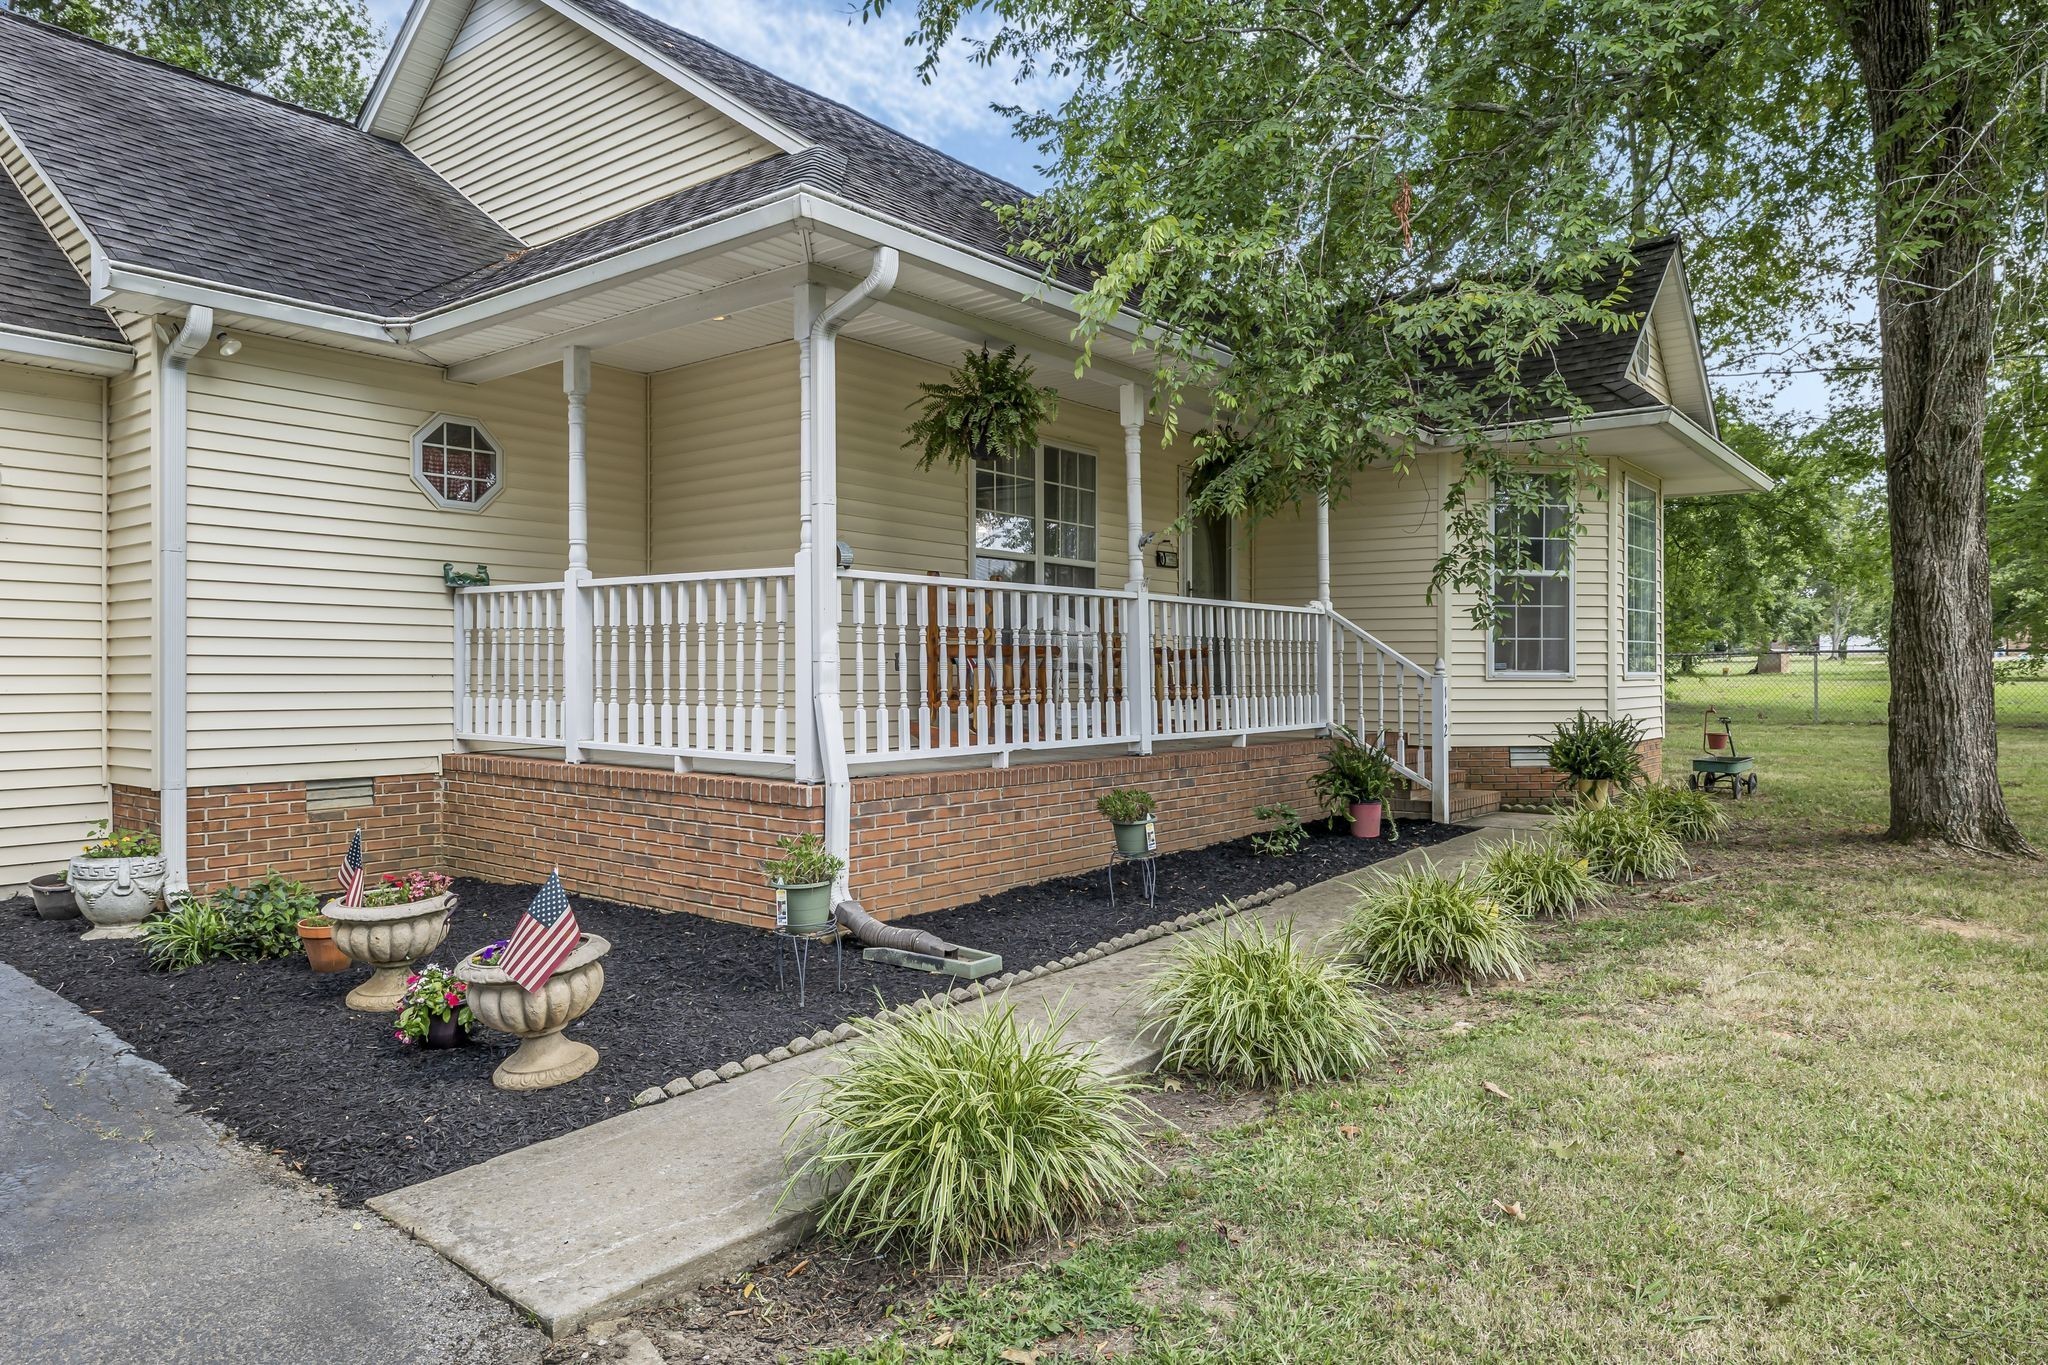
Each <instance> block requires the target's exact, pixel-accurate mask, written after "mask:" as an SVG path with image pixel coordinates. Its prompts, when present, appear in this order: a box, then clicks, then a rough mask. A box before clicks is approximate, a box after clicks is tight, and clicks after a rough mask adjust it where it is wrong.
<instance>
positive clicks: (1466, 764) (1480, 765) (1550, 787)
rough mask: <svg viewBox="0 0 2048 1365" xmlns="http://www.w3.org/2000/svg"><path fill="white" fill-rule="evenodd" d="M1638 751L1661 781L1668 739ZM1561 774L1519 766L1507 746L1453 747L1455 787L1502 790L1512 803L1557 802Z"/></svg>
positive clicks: (1652, 777) (1653, 778)
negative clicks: (1510, 755)
mask: <svg viewBox="0 0 2048 1365" xmlns="http://www.w3.org/2000/svg"><path fill="white" fill-rule="evenodd" d="M1636 752H1637V753H1639V754H1641V755H1642V759H1643V772H1644V774H1645V775H1647V776H1648V777H1649V779H1650V780H1651V781H1652V782H1655V781H1657V780H1659V779H1660V778H1661V777H1662V775H1663V770H1664V741H1663V740H1661V739H1649V740H1644V741H1643V742H1642V743H1641V744H1639V745H1637V746H1636ZM1558 777H1559V774H1558V772H1557V770H1556V769H1554V768H1550V767H1547V766H1546V767H1540V768H1518V767H1516V766H1515V765H1514V764H1512V763H1510V762H1509V761H1508V749H1507V748H1506V746H1499V747H1492V748H1486V747H1472V748H1463V747H1459V746H1457V745H1453V746H1452V748H1451V786H1452V787H1453V788H1457V787H1467V788H1471V789H1473V790H1477V791H1493V792H1499V793H1500V794H1501V799H1502V800H1504V801H1507V802H1510V803H1512V804H1517V805H1522V804H1528V803H1531V802H1541V801H1555V800H1556V799H1557V797H1558V793H1559V791H1560V790H1561V788H1560V787H1559V786H1558Z"/></svg>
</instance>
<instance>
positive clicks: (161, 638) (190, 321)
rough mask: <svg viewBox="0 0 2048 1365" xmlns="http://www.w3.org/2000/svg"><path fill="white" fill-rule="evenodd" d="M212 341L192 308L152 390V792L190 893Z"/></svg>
mask: <svg viewBox="0 0 2048 1365" xmlns="http://www.w3.org/2000/svg"><path fill="white" fill-rule="evenodd" d="M211 340H213V310H212V309H211V308H207V307H205V306H203V305H198V306H194V307H193V309H192V310H191V311H190V312H188V313H187V314H185V325H184V326H183V327H182V328H180V329H179V330H178V335H177V336H176V337H174V338H172V340H171V344H170V345H169V347H167V348H166V349H165V351H164V363H163V368H162V371H161V373H160V375H159V382H158V386H157V400H156V411H157V432H156V437H157V485H158V491H157V563H156V572H157V623H158V624H157V667H156V673H157V713H158V714H157V790H158V792H159V796H158V798H157V799H158V802H159V814H158V832H159V834H160V835H161V836H162V839H163V848H164V859H165V861H166V862H167V864H168V865H169V871H170V875H169V877H168V879H167V880H166V882H165V889H166V890H167V891H171V892H180V891H184V890H187V889H188V887H189V882H188V879H187V858H186V848H185V845H186V829H185V787H186V758H187V754H186V701H185V685H186V676H187V670H186V656H187V652H188V651H187V641H186V625H187V622H186V576H185V558H186V556H185V539H186V507H185V500H186V468H185V449H186V435H187V433H186V421H185V419H186V397H187V393H188V382H189V378H190V376H189V375H188V373H187V371H186V364H187V363H188V362H189V361H190V360H191V359H192V357H193V356H195V355H197V354H199V352H200V351H201V350H202V349H204V347H205V346H206V344H207V343H208V342H209V341H211Z"/></svg>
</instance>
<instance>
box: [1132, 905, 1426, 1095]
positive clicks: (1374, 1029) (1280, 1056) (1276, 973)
mask: <svg viewBox="0 0 2048 1365" xmlns="http://www.w3.org/2000/svg"><path fill="white" fill-rule="evenodd" d="M1364 984H1365V983H1364V982H1363V981H1362V980H1361V979H1360V976H1359V974H1358V972H1356V971H1354V970H1353V969H1351V968H1349V967H1346V966H1343V965H1341V964H1339V963H1336V962H1332V961H1330V960H1329V959H1328V958H1325V957H1322V956H1320V955H1318V954H1316V953H1313V952H1310V951H1307V950H1305V949H1303V948H1302V947H1301V946H1300V945H1299V944H1297V943H1296V942H1295V940H1294V930H1293V927H1292V926H1291V925H1289V926H1286V927H1283V928H1279V929H1270V928H1268V927H1266V925H1264V924H1263V923H1261V922H1259V921H1256V920H1254V921H1252V922H1250V923H1249V924H1248V925H1247V926H1246V927H1244V928H1242V929H1239V928H1235V927H1231V926H1225V927H1222V928H1218V929H1213V930H1210V931H1208V932H1205V933H1201V934H1196V935H1193V936H1191V937H1189V938H1188V939H1187V940H1186V941H1185V942H1183V943H1182V944H1180V945H1179V946H1178V947H1176V948H1175V949H1174V951H1173V955H1172V957H1171V958H1170V959H1169V960H1168V963H1167V967H1166V970H1165V971H1164V972H1162V973H1160V975H1159V976H1158V977H1156V978H1155V979H1154V980H1153V981H1152V982H1151V986H1150V1000H1149V1002H1148V1011H1149V1013H1150V1016H1151V1020H1152V1030H1153V1033H1154V1035H1155V1036H1156V1037H1157V1038H1158V1039H1159V1041H1160V1044H1161V1047H1162V1050H1163V1055H1162V1056H1161V1057H1160V1060H1159V1066H1160V1069H1161V1070H1162V1071H1177V1072H1184V1073H1189V1074H1194V1075H1202V1076H1214V1077H1216V1078H1217V1079H1219V1080H1225V1081H1234V1082H1236V1083H1238V1084H1241V1085H1303V1084H1315V1083H1319V1082H1324V1081H1336V1080H1342V1079H1344V1078H1345V1077H1347V1076H1351V1075H1355V1074H1356V1073H1357V1072H1359V1071H1360V1070H1362V1069H1364V1067H1365V1066H1366V1065H1367V1064H1368V1063H1370V1062H1371V1061H1372V1060H1373V1058H1375V1057H1377V1056H1378V1055H1379V1053H1380V1048H1381V1040H1382V1038H1383V1037H1384V1036H1385V1035H1386V1033H1387V1032H1388V1030H1389V1028H1390V1027H1391V1025H1392V1015H1391V1014H1390V1013H1389V1012H1388V1011H1387V1010H1386V1009H1385V1008H1384V1007H1383V1006H1381V1005H1379V1004H1377V1003H1375V1002H1374V1001H1372V1000H1369V999H1367V998H1366V997H1365V996H1364V995H1362V994H1360V990H1361V988H1362V987H1363V986H1364Z"/></svg>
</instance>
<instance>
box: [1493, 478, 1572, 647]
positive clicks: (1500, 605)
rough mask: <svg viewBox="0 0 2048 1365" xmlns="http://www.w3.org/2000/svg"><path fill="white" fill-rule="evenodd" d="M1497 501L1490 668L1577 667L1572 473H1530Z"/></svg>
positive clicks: (1495, 508)
mask: <svg viewBox="0 0 2048 1365" xmlns="http://www.w3.org/2000/svg"><path fill="white" fill-rule="evenodd" d="M1516 492H1517V493H1518V494H1519V496H1510V495H1509V494H1507V493H1505V492H1503V493H1501V494H1500V495H1498V496H1496V498H1495V499H1494V505H1493V554H1494V577H1493V605H1494V625H1493V650H1492V655H1491V664H1492V669H1491V671H1492V672H1493V673H1494V674H1495V675H1496V676H1507V677H1568V676H1570V674H1571V672H1572V544H1571V530H1570V528H1571V520H1572V508H1571V496H1572V486H1571V478H1570V476H1569V475H1564V474H1545V475H1533V476H1530V477H1529V479H1528V481H1527V482H1526V483H1524V484H1522V485H1521V486H1520V487H1519V488H1518V489H1517V490H1516Z"/></svg>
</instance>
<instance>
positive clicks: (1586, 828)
mask: <svg viewBox="0 0 2048 1365" xmlns="http://www.w3.org/2000/svg"><path fill="white" fill-rule="evenodd" d="M1550 832H1551V838H1553V839H1555V840H1556V841H1557V842H1558V843H1559V844H1561V845H1563V846H1564V847H1565V848H1567V849H1569V850H1571V851H1572V852H1574V853H1576V854H1578V855H1579V856H1580V857H1582V858H1584V859H1585V860H1586V862H1587V864H1588V865H1589V866H1590V867H1591V868H1592V871H1593V875H1594V876H1596V877H1598V878H1599V879H1600V880H1602V881H1605V882H1639V881H1645V880H1662V879H1664V878H1666V877H1670V876H1673V875H1675V874H1676V873H1677V872H1678V870H1679V869H1680V868H1682V867H1684V866H1685V850H1684V849H1683V848H1681V847H1679V843H1678V840H1677V838H1675V837H1674V836H1673V835H1672V833H1671V831H1669V830H1668V829H1666V828H1665V827H1664V825H1663V823H1662V822H1661V821H1660V820H1659V819H1658V817H1657V815H1656V812H1655V811H1653V810H1652V809H1651V808H1650V807H1649V806H1647V805H1645V804H1643V803H1642V802H1640V801H1625V802H1623V803H1621V804H1620V805H1615V806H1586V807H1583V808H1581V809H1579V810H1575V811H1573V812H1571V813H1570V814H1569V815H1566V816H1565V817H1564V818H1563V819H1561V820H1559V821H1558V822H1557V823H1556V824H1554V825H1552V826H1551V831H1550Z"/></svg>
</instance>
